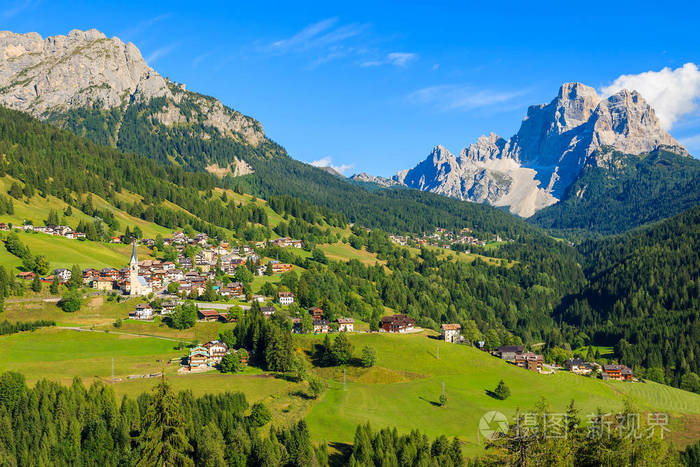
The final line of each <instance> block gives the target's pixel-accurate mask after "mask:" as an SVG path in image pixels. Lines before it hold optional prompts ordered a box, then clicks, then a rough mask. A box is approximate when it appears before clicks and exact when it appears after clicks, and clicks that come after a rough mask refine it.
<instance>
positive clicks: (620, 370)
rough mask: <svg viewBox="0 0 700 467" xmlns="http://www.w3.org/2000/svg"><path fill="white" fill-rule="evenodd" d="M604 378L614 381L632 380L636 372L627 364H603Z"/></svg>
mask: <svg viewBox="0 0 700 467" xmlns="http://www.w3.org/2000/svg"><path fill="white" fill-rule="evenodd" d="M602 376H603V379H606V380H607V379H610V380H613V381H632V379H633V378H634V373H633V372H632V369H631V368H629V367H627V366H625V365H603V375H602Z"/></svg>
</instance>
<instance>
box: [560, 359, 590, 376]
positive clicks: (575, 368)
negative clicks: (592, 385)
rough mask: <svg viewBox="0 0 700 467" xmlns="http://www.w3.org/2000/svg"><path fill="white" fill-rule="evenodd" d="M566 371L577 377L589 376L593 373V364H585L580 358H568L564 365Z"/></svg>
mask: <svg viewBox="0 0 700 467" xmlns="http://www.w3.org/2000/svg"><path fill="white" fill-rule="evenodd" d="M564 366H565V367H566V369H567V370H569V371H570V372H572V373H575V374H577V375H589V374H591V372H592V371H593V368H594V366H595V365H594V364H593V363H589V362H585V361H583V360H581V359H580V358H570V359H569V360H567V361H566V362H565V363H564Z"/></svg>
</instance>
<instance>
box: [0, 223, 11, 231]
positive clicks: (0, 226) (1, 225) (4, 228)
mask: <svg viewBox="0 0 700 467" xmlns="http://www.w3.org/2000/svg"><path fill="white" fill-rule="evenodd" d="M0 230H1V231H3V232H6V231H8V230H10V227H9V226H8V225H7V224H5V223H4V222H0Z"/></svg>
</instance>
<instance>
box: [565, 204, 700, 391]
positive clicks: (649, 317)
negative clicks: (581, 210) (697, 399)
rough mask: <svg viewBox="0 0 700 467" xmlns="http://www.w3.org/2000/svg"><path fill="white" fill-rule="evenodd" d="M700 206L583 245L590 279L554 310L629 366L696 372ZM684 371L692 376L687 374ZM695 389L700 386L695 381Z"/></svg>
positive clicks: (674, 375)
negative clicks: (610, 347) (666, 218)
mask: <svg viewBox="0 0 700 467" xmlns="http://www.w3.org/2000/svg"><path fill="white" fill-rule="evenodd" d="M698 245H700V207H695V208H693V209H690V210H688V211H686V212H684V213H682V214H679V215H677V216H675V217H673V218H671V219H668V220H665V221H662V222H659V223H657V224H654V225H651V226H646V227H642V228H639V229H637V230H634V231H631V232H628V233H626V234H622V235H618V236H613V237H609V238H606V239H603V240H598V241H588V242H585V243H583V244H582V245H581V246H580V251H581V253H582V254H583V256H584V258H585V262H584V270H585V273H586V275H587V277H588V278H589V283H588V285H587V286H586V287H585V288H583V289H582V290H581V292H580V293H577V294H573V295H571V296H569V297H567V298H566V299H565V300H564V303H563V305H562V307H560V309H559V310H558V311H557V312H556V315H557V316H558V319H561V320H562V321H563V323H564V326H565V327H566V325H569V326H573V327H574V328H576V329H578V330H580V331H582V332H585V333H586V334H587V335H589V336H591V337H592V338H593V340H594V341H595V342H596V343H598V344H607V345H616V355H617V356H618V357H619V358H620V359H621V361H622V362H623V363H625V364H627V365H630V366H642V367H645V368H663V369H664V373H665V375H664V376H663V379H664V381H665V382H667V383H670V384H673V385H674V386H682V382H683V381H682V380H683V377H684V376H685V375H688V374H689V373H693V374H695V375H697V374H700V249H699V248H698ZM688 378H693V377H690V376H688ZM698 390H700V388H698Z"/></svg>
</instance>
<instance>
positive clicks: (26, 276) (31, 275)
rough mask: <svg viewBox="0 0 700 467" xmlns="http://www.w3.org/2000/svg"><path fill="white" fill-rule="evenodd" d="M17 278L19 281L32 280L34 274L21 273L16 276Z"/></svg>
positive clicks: (29, 272)
mask: <svg viewBox="0 0 700 467" xmlns="http://www.w3.org/2000/svg"><path fill="white" fill-rule="evenodd" d="M17 277H19V278H20V279H26V280H34V278H35V277H36V274H34V273H33V272H31V271H22V272H20V273H19V274H17Z"/></svg>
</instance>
